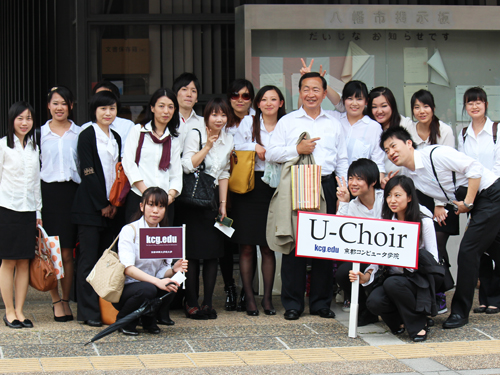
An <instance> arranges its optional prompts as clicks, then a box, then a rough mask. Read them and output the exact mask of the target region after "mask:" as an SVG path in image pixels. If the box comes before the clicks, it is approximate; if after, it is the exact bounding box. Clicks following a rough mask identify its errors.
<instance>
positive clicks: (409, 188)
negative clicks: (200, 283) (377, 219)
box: [382, 175, 422, 223]
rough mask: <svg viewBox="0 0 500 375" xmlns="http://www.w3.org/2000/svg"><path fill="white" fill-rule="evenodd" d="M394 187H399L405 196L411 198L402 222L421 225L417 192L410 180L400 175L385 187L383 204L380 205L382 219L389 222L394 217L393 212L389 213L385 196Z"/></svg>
mask: <svg viewBox="0 0 500 375" xmlns="http://www.w3.org/2000/svg"><path fill="white" fill-rule="evenodd" d="M396 186H401V188H402V189H403V190H404V191H405V193H406V195H407V196H408V197H410V198H411V200H410V201H409V202H408V205H407V206H406V212H405V220H404V221H411V222H415V223H421V222H422V219H421V215H420V206H419V204H418V196H417V190H416V189H415V185H414V184H413V181H412V179H411V178H409V177H406V176H402V175H401V176H400V175H397V176H394V177H393V178H391V179H390V180H389V181H388V182H387V184H386V185H385V189H384V203H383V205H382V219H386V220H390V219H392V217H393V216H394V212H392V211H391V209H390V208H389V205H388V204H387V196H388V195H389V193H390V192H391V190H392V189H393V188H394V187H396Z"/></svg>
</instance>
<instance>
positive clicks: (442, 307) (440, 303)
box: [436, 293, 448, 314]
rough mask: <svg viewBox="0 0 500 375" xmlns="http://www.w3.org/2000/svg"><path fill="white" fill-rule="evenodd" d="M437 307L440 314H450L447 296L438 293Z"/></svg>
mask: <svg viewBox="0 0 500 375" xmlns="http://www.w3.org/2000/svg"><path fill="white" fill-rule="evenodd" d="M436 305H437V310H438V312H437V313H438V314H444V313H447V312H448V308H447V307H446V294H444V293H436Z"/></svg>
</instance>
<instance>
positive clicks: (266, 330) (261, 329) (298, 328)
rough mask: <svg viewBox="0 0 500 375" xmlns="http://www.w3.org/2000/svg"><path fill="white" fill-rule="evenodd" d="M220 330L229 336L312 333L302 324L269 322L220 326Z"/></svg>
mask: <svg viewBox="0 0 500 375" xmlns="http://www.w3.org/2000/svg"><path fill="white" fill-rule="evenodd" d="M219 330H220V331H221V332H222V333H224V334H225V335H226V336H227V337H245V336H283V335H311V334H314V332H312V331H311V330H310V329H308V328H306V327H304V325H302V324H269V325H248V326H234V325H231V326H220V327H219Z"/></svg>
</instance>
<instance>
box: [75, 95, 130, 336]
mask: <svg viewBox="0 0 500 375" xmlns="http://www.w3.org/2000/svg"><path fill="white" fill-rule="evenodd" d="M117 107H118V98H117V97H116V96H115V95H114V94H113V93H111V92H109V91H101V92H98V93H97V94H95V95H94V96H93V97H92V98H91V99H90V104H89V108H90V111H89V112H90V118H91V120H92V125H91V126H89V127H88V128H86V129H85V130H83V131H82V132H81V133H80V136H79V137H78V146H77V151H78V159H79V160H80V170H81V178H82V182H81V183H80V185H79V186H78V189H77V191H76V194H75V200H74V202H73V207H72V215H71V218H72V221H73V223H74V224H77V225H78V238H79V240H80V248H79V255H78V265H77V274H76V279H77V287H76V295H77V300H78V316H77V319H78V320H79V321H84V322H85V324H87V325H89V326H92V327H100V326H101V325H102V323H101V311H100V309H99V297H98V295H97V294H96V293H95V291H94V289H93V288H92V286H91V285H90V284H89V283H88V282H87V281H86V278H87V276H88V274H89V273H90V271H91V270H92V268H93V267H94V265H95V264H96V262H97V261H98V260H99V257H100V256H101V254H102V252H103V251H104V250H105V249H106V248H107V247H108V246H109V245H110V244H111V243H112V240H113V230H112V229H113V228H112V224H113V221H112V220H113V219H114V217H115V215H116V210H117V208H116V207H115V206H113V205H112V204H111V203H110V202H109V193H110V191H111V187H112V186H113V182H114V181H115V179H116V171H115V167H116V163H117V162H118V160H119V155H120V150H121V138H120V136H119V135H118V133H117V132H115V131H114V130H112V129H110V125H111V124H112V123H113V121H114V120H115V117H116V113H117Z"/></svg>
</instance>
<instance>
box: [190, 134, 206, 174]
mask: <svg viewBox="0 0 500 375" xmlns="http://www.w3.org/2000/svg"><path fill="white" fill-rule="evenodd" d="M192 130H196V131H197V132H198V134H199V136H200V143H199V145H200V149H199V150H198V151H201V148H202V146H201V132H200V130H199V129H196V128H193V129H192ZM196 169H198V170H199V171H204V170H205V159H203V161H202V162H201V163H200V165H198V167H196Z"/></svg>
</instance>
